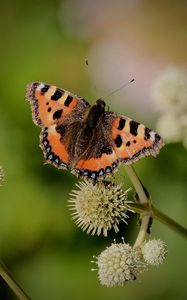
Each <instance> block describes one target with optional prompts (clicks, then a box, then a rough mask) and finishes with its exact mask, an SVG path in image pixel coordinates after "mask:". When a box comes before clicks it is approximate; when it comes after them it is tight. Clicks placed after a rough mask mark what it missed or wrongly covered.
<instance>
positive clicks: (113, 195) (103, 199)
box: [69, 181, 167, 287]
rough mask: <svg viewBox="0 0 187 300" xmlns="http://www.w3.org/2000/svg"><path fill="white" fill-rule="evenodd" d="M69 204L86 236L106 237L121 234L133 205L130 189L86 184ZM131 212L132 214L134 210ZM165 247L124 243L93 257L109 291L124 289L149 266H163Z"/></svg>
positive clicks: (156, 243) (152, 242)
mask: <svg viewBox="0 0 187 300" xmlns="http://www.w3.org/2000/svg"><path fill="white" fill-rule="evenodd" d="M77 187H78V189H77V190H74V191H72V193H71V199H70V200H69V202H70V204H69V206H70V209H71V210H72V211H73V213H72V215H73V219H74V220H75V222H76V224H77V225H78V226H80V227H81V228H82V229H83V230H86V231H87V233H91V234H92V235H93V234H97V235H100V234H103V235H104V236H107V233H108V231H109V230H111V229H112V228H113V229H114V230H115V232H118V231H119V228H118V226H119V222H120V221H122V222H125V223H126V219H127V212H128V210H131V209H130V203H132V201H129V200H128V199H127V196H128V192H129V189H128V190H126V191H123V189H122V187H121V186H120V185H115V184H114V183H111V182H98V183H96V184H93V183H91V182H88V181H85V182H81V183H79V184H77ZM131 211H132V210H131ZM166 254H167V250H166V246H165V244H164V243H163V242H162V241H161V240H149V241H148V242H142V245H139V246H138V247H135V246H134V247H132V246H131V245H129V244H127V243H125V241H124V238H122V242H121V243H116V241H114V243H112V245H111V246H110V247H107V248H106V249H105V250H104V251H103V252H101V254H100V255H98V256H97V257H94V261H92V262H93V263H95V264H96V265H97V268H96V269H92V270H98V276H99V280H100V282H101V284H102V285H105V286H107V287H113V286H122V285H124V284H126V283H127V282H130V281H133V280H135V279H137V278H139V276H140V274H141V273H142V272H144V271H145V270H147V268H148V266H149V265H159V264H161V263H163V262H164V260H165V257H166Z"/></svg>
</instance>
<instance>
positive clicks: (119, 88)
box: [102, 78, 135, 100]
mask: <svg viewBox="0 0 187 300" xmlns="http://www.w3.org/2000/svg"><path fill="white" fill-rule="evenodd" d="M134 80H135V79H134V78H133V79H131V80H130V81H128V82H126V83H124V84H123V85H121V86H120V87H118V88H117V89H116V90H114V91H112V92H110V93H109V94H108V95H106V96H105V97H104V98H102V99H103V100H104V99H106V98H108V97H110V96H112V95H113V94H115V93H116V92H118V91H120V90H121V89H123V88H124V87H126V86H127V85H129V84H130V83H132V82H134Z"/></svg>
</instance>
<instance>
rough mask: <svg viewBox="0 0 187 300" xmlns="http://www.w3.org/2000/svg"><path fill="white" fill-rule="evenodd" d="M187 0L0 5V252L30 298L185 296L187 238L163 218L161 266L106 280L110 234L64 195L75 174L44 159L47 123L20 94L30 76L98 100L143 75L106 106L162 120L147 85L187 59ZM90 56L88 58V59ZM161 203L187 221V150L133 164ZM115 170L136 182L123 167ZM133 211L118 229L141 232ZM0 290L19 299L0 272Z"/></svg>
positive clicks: (158, 233) (156, 233)
mask: <svg viewBox="0 0 187 300" xmlns="http://www.w3.org/2000/svg"><path fill="white" fill-rule="evenodd" d="M186 12H187V1H185V0H181V1H176V0H174V1H169V0H166V1H160V0H158V1H153V0H152V1H150V0H145V1H143V0H132V1H130V0H124V1H104V0H101V1H86V0H80V1H76V0H70V1H68V0H67V1H60V0H54V1H47V0H45V1H43V0H41V1H31V0H28V1H23V0H20V1H19V0H15V1H9V0H6V1H4V2H2V1H1V4H0V25H1V26H0V31H1V47H0V55H1V65H0V66H1V72H0V74H1V80H0V95H1V96H0V99H1V102H0V103H1V106H0V165H2V166H3V168H4V170H5V173H6V180H5V182H4V184H3V186H2V187H1V188H0V189H1V191H0V193H1V195H0V255H1V259H2V260H3V261H4V262H5V264H6V265H7V266H8V268H9V269H10V270H11V272H12V273H13V275H14V277H15V278H16V279H17V280H18V282H19V283H20V284H21V286H22V287H23V289H24V290H25V291H26V292H27V293H28V294H29V296H30V297H31V299H33V300H43V299H45V300H52V299H53V300H64V299H68V300H74V299H81V300H86V299H88V298H89V299H91V300H92V299H108V300H110V299H119V300H120V299H128V300H132V299H133V300H136V299H139V300H141V299H144V300H149V299H150V300H154V299H157V300H162V299H164V300H166V299H170V300H174V299H178V300H180V299H186V296H187V286H186V269H187V259H186V253H187V243H186V241H185V240H184V239H183V238H181V237H180V236H178V235H177V234H176V233H174V232H172V231H171V230H170V229H168V228H167V227H165V226H164V225H162V224H159V223H158V222H157V221H155V222H154V224H153V227H152V235H151V236H152V237H155V238H161V239H162V240H164V241H165V242H166V243H167V245H168V249H169V255H168V258H167V261H166V263H165V264H164V265H162V266H160V267H158V268H152V269H150V270H149V271H148V272H146V273H145V274H143V276H142V278H141V280H140V281H137V282H135V283H131V284H129V285H127V286H125V287H122V288H112V289H111V288H106V287H103V286H101V285H100V284H99V281H98V278H97V273H96V272H91V271H90V269H91V267H93V266H92V265H91V263H90V261H91V259H92V256H93V255H98V254H99V253H100V252H101V251H102V250H103V249H104V248H105V247H106V246H108V245H110V243H111V242H112V240H113V238H114V237H116V235H115V234H114V233H113V232H111V233H109V236H108V238H104V237H102V236H100V237H96V236H88V235H86V233H84V232H82V231H81V230H80V229H79V228H77V227H76V226H75V224H74V223H73V221H72V219H71V216H70V212H69V210H68V207H67V200H68V197H69V196H68V195H69V193H70V192H71V190H72V189H73V188H75V183H76V182H77V179H76V178H75V177H74V176H73V175H71V174H69V173H68V172H65V171H60V170H58V169H55V168H54V167H52V166H50V165H43V161H44V158H43V154H42V151H41V150H40V148H39V147H38V142H39V132H40V129H39V128H38V127H36V126H35V125H34V124H33V122H32V119H31V112H30V107H29V105H28V103H26V102H25V101H24V94H25V86H26V84H27V83H28V82H31V81H36V80H38V81H43V82H49V83H53V84H55V85H57V86H60V87H63V88H65V89H67V90H70V91H72V92H75V93H76V94H78V95H81V96H83V97H85V98H86V99H88V100H89V102H90V103H93V102H94V100H96V98H98V97H102V96H105V95H106V94H108V93H109V92H110V91H111V90H113V89H115V88H117V87H118V86H120V85H121V84H122V83H124V82H127V81H128V80H129V79H131V78H133V77H134V78H135V83H134V84H131V85H130V86H128V87H126V88H125V89H123V90H120V91H119V92H118V93H116V94H115V95H114V96H112V97H110V98H108V99H107V100H106V101H107V103H108V104H109V105H110V108H111V109H112V110H114V111H118V112H120V113H123V114H125V115H129V116H130V117H132V118H134V119H135V120H138V121H140V122H142V123H145V124H146V125H147V126H149V127H152V128H155V122H156V119H157V111H156V109H155V107H154V103H153V102H152V100H151V84H152V82H154V79H155V78H156V76H157V75H158V74H159V73H160V72H161V71H162V70H163V69H164V68H166V67H167V66H169V65H175V66H182V67H187V59H186V53H187V18H186ZM86 58H87V59H88V60H89V66H88V67H87V66H86V65H85V59H86ZM135 169H136V170H137V172H138V174H139V176H140V178H141V180H142V181H143V183H144V185H145V186H146V187H147V189H148V190H149V192H150V193H151V195H152V199H153V202H154V204H155V205H156V206H157V207H158V208H160V209H161V210H162V211H163V212H165V213H166V214H168V215H169V216H170V217H172V218H174V219H175V220H176V221H178V222H179V223H181V224H182V225H184V226H186V227H187V218H186V211H187V151H186V150H185V149H184V147H183V146H182V145H181V144H180V143H178V144H170V145H167V146H165V147H164V149H163V150H162V151H161V153H160V155H159V156H158V158H157V159H154V158H151V157H150V158H147V159H144V160H141V161H140V162H138V163H136V165H135ZM116 180H117V181H118V182H119V181H122V182H125V186H126V187H129V186H130V182H129V180H128V179H127V177H126V175H125V172H124V170H123V168H121V169H120V171H119V172H118V174H117V175H116ZM136 222H137V219H136V218H131V219H130V221H129V226H126V225H123V224H122V225H121V227H120V234H118V236H117V239H118V241H120V237H121V236H125V240H126V242H131V243H133V241H134V238H135V234H136V233H137V230H138V227H137V226H136ZM0 299H1V300H9V299H11V300H12V299H16V298H15V296H14V295H13V293H12V292H11V291H10V290H9V288H8V287H7V286H6V284H5V283H4V282H3V281H2V280H0Z"/></svg>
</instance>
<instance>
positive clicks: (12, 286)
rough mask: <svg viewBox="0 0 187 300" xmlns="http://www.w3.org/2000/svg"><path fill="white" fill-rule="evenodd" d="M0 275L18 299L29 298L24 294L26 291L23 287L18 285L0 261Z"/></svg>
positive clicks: (28, 299)
mask: <svg viewBox="0 0 187 300" xmlns="http://www.w3.org/2000/svg"><path fill="white" fill-rule="evenodd" d="M0 276H1V277H2V278H3V279H4V281H5V282H6V283H7V285H8V286H9V287H10V289H11V290H12V291H13V292H14V294H15V295H16V296H17V297H18V299H20V300H31V298H29V297H28V296H27V295H26V293H25V292H24V291H23V289H22V288H21V287H20V285H19V284H18V283H17V282H16V281H15V279H14V278H13V277H12V275H11V274H10V272H9V271H8V269H7V267H6V266H5V265H4V264H3V263H2V262H0Z"/></svg>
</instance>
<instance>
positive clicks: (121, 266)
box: [95, 243, 145, 287]
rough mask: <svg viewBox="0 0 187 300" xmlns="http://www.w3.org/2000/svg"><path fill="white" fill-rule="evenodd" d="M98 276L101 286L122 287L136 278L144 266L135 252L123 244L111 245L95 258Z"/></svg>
mask: <svg viewBox="0 0 187 300" xmlns="http://www.w3.org/2000/svg"><path fill="white" fill-rule="evenodd" d="M95 263H96V264H97V266H98V276H99V280H100V282H101V284H102V285H105V286H107V287H113V286H123V285H124V284H126V283H127V282H129V281H132V280H135V279H137V278H138V276H139V275H140V273H142V272H143V270H144V269H145V268H144V267H145V264H144V263H143V261H142V260H141V259H140V256H138V254H137V252H136V251H135V250H134V249H133V248H132V247H131V246H130V245H129V244H125V243H120V244H116V243H113V244H112V245H111V246H110V247H107V248H106V249H105V250H104V251H103V252H101V254H100V255H99V256H98V257H96V261H95Z"/></svg>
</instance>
